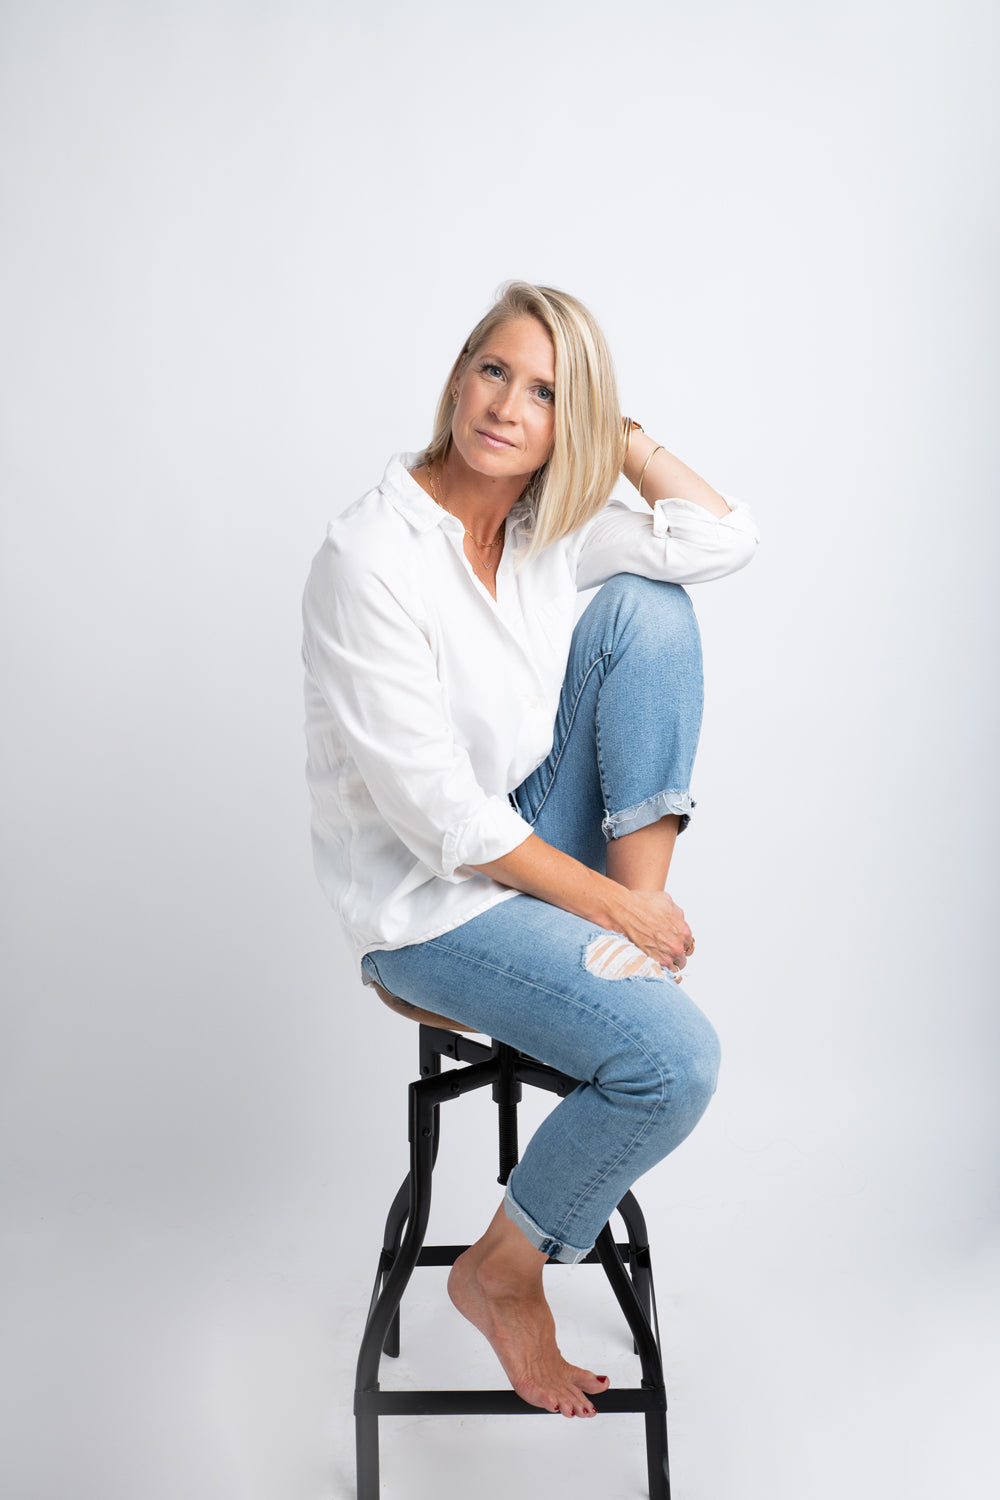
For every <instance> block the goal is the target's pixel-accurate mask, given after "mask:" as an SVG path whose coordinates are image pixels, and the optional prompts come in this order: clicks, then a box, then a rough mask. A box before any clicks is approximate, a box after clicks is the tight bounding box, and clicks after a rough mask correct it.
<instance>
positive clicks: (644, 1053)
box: [603, 979, 720, 1119]
mask: <svg viewBox="0 0 1000 1500" xmlns="http://www.w3.org/2000/svg"><path fill="white" fill-rule="evenodd" d="M650 982H651V981H650V980H648V979H645V980H629V979H625V980H620V981H619V983H625V984H629V983H642V984H649V983H650ZM652 983H659V984H662V985H667V984H670V985H672V984H673V983H674V981H673V980H666V979H663V980H659V981H652ZM677 1010H678V1008H677V1007H676V1006H669V1005H667V1006H664V1007H663V1012H664V1013H663V1014H662V1019H661V1021H660V1024H659V1025H658V1024H656V1022H655V1021H650V1020H649V1019H648V1018H647V1019H646V1021H645V1022H644V1024H643V1026H642V1028H641V1030H639V1031H637V1032H636V1033H635V1034H634V1035H629V1036H628V1037H627V1038H624V1037H623V1038H622V1039H621V1040H622V1045H621V1047H620V1050H619V1051H618V1053H617V1055H616V1057H615V1058H614V1059H613V1060H611V1059H609V1063H610V1067H609V1068H608V1070H607V1072H606V1074H605V1079H604V1080H603V1081H604V1082H605V1083H606V1085H607V1086H610V1087H612V1088H614V1089H615V1090H616V1091H620V1092H623V1093H631V1094H634V1095H635V1096H639V1097H642V1098H643V1099H644V1100H646V1101H647V1102H648V1103H650V1104H656V1105H659V1104H661V1103H669V1104H670V1105H671V1106H674V1107H676V1108H680V1109H682V1110H683V1111H685V1112H690V1113H691V1114H692V1116H693V1118H694V1119H697V1118H698V1117H699V1116H700V1115H701V1114H702V1113H703V1112H704V1110H705V1109H706V1107H707V1105H708V1102H709V1100H710V1099H711V1097H712V1095H713V1094H714V1093H715V1087H716V1083H717V1081H718V1076H719V1061H720V1047H719V1039H718V1037H717V1036H716V1033H715V1030H714V1028H713V1027H712V1025H711V1023H710V1022H709V1021H708V1020H707V1019H706V1018H705V1016H703V1015H702V1013H701V1011H700V1010H698V1009H697V1007H696V1006H695V1005H693V1004H692V1003H691V1002H689V1001H688V1002H685V1003H684V1004H683V1006H682V1010H683V1013H682V1014H681V1015H678V1013H677Z"/></svg>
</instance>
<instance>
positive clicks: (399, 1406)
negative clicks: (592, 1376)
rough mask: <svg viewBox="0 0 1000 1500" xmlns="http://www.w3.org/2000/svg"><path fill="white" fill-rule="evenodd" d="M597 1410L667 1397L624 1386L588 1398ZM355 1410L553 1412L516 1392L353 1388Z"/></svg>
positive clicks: (637, 1406)
mask: <svg viewBox="0 0 1000 1500" xmlns="http://www.w3.org/2000/svg"><path fill="white" fill-rule="evenodd" d="M590 1399H591V1400H592V1401H593V1403H594V1405H595V1406H596V1408H597V1410H598V1411H599V1412H602V1411H604V1412H646V1411H666V1409H667V1396H666V1392H665V1391H664V1390H663V1388H662V1387H661V1388H660V1389H659V1390H652V1389H646V1388H645V1387H642V1386H625V1387H623V1388H622V1389H621V1390H610V1391H604V1392H603V1394H601V1395H597V1396H591V1398H590ZM354 1411H355V1414H356V1415H358V1416H361V1415H364V1414H366V1413H370V1414H372V1415H375V1416H379V1417H419V1416H429V1417H479V1416H514V1415H520V1416H536V1417H551V1416H555V1415H556V1413H554V1412H550V1411H546V1410H545V1409H544V1408H543V1407H541V1406H532V1405H531V1404H530V1403H529V1402H527V1401H522V1399H521V1397H520V1396H519V1395H518V1394H517V1392H516V1391H499V1390H497V1391H381V1390H379V1391H356V1392H355V1396H354Z"/></svg>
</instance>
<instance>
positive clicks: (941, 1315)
mask: <svg viewBox="0 0 1000 1500" xmlns="http://www.w3.org/2000/svg"><path fill="white" fill-rule="evenodd" d="M718 1104H719V1107H718V1108H716V1109H715V1110H714V1115H713V1112H711V1111H710V1113H709V1116H707V1117H706V1121H705V1122H704V1124H703V1126H702V1127H701V1131H700V1135H701V1138H700V1140H698V1139H697V1138H692V1141H691V1142H690V1143H688V1147H687V1148H686V1152H685V1153H679V1154H678V1156H677V1157H676V1158H675V1159H674V1162H673V1163H666V1164H664V1165H663V1167H661V1168H660V1169H658V1170H657V1172H656V1173H654V1174H651V1176H650V1177H649V1178H648V1179H646V1180H645V1182H644V1184H641V1185H640V1189H642V1188H645V1191H644V1192H643V1191H641V1190H640V1196H641V1197H642V1199H643V1201H644V1204H645V1206H646V1208H647V1212H648V1214H649V1218H650V1223H651V1228H652V1232H653V1238H654V1269H655V1271H656V1274H657V1279H658V1288H659V1301H660V1310H661V1317H662V1323H663V1332H664V1340H665V1348H666V1366H667V1372H668V1392H669V1400H670V1411H669V1430H670V1441H671V1457H672V1470H673V1476H674V1485H675V1490H674V1493H675V1496H676V1500H805V1497H808V1500H834V1497H835V1496H836V1497H839V1496H843V1495H845V1494H850V1495H852V1496H862V1497H872V1500H875V1497H882V1496H896V1495H898V1496H906V1497H907V1500H931V1497H932V1496H934V1497H935V1500H937V1497H941V1496H947V1500H980V1497H982V1496H984V1495H987V1494H991V1493H995V1492H996V1490H995V1484H996V1480H997V1478H998V1477H1000V1466H998V1463H997V1459H996V1456H995V1451H994V1443H993V1437H992V1432H993V1427H994V1422H995V1412H996V1409H997V1401H998V1396H1000V1385H998V1381H997V1370H996V1347H997V1342H996V1332H997V1330H996V1325H995V1317H993V1327H992V1330H991V1327H990V1319H991V1316H993V1314H995V1309H996V1305H997V1298H996V1286H997V1279H996V1276H997V1265H996V1261H995V1260H991V1257H990V1255H989V1254H988V1253H987V1251H986V1249H985V1248H984V1247H983V1245H984V1244H985V1238H984V1242H983V1244H981V1245H980V1246H979V1247H978V1248H977V1246H976V1245H975V1244H973V1243H970V1244H968V1245H967V1246H966V1248H965V1250H964V1252H962V1253H961V1254H960V1255H959V1254H958V1252H957V1251H956V1249H955V1246H954V1245H953V1244H952V1245H949V1242H948V1236H947V1235H944V1234H942V1235H938V1236H935V1234H934V1233H933V1230H932V1227H930V1226H928V1225H927V1224H921V1223H920V1219H919V1213H915V1210H914V1204H913V1198H912V1194H910V1193H909V1190H908V1189H907V1195H906V1198H905V1201H904V1198H902V1197H901V1196H900V1195H899V1193H898V1192H896V1191H895V1190H894V1187H893V1182H892V1180H891V1174H890V1175H888V1176H886V1177H885V1178H882V1179H880V1176H879V1169H878V1165H877V1163H873V1162H872V1161H871V1160H870V1159H867V1158H864V1159H863V1158H862V1157H861V1156H859V1155H858V1154H857V1152H856V1151H855V1150H854V1149H853V1148H852V1146H851V1143H850V1142H846V1143H845V1150H844V1153H843V1155H842V1156H841V1157H839V1158H838V1159H834V1158H833V1157H832V1156H831V1154H830V1153H829V1152H828V1151H827V1152H826V1153H825V1154H824V1153H823V1152H821V1151H815V1152H811V1151H810V1150H809V1148H808V1144H806V1146H805V1147H803V1146H801V1145H800V1146H797V1147H793V1146H792V1145H791V1144H790V1143H788V1142H787V1141H783V1140H782V1139H781V1138H780V1137H775V1138H774V1139H772V1140H771V1141H770V1142H768V1143H764V1144H762V1146H761V1149H760V1150H759V1151H758V1152H756V1153H748V1152H747V1151H746V1150H743V1151H735V1150H734V1149H733V1147H732V1145H731V1143H729V1142H727V1129H728V1126H729V1123H730V1121H729V1117H728V1110H729V1105H728V1104H727V1103H726V1101H725V1100H724V1099H720V1101H718ZM459 1108H462V1109H467V1110H471V1115H469V1116H468V1117H467V1131H466V1132H460V1133H459V1135H458V1136H457V1137H456V1138H455V1139H454V1140H453V1141H452V1143H451V1144H450V1145H447V1144H446V1149H443V1150H442V1159H441V1163H440V1165H439V1179H438V1180H439V1184H440V1185H439V1188H438V1192H437V1199H436V1204H435V1216H434V1221H433V1222H432V1232H431V1239H432V1240H442V1241H451V1240H453V1239H461V1238H463V1237H464V1236H463V1235H462V1226H463V1224H467V1225H472V1224H475V1223H478V1222H479V1221H480V1219H482V1218H483V1216H484V1212H485V1210H486V1209H487V1208H488V1207H489V1206H490V1204H491V1203H492V1202H493V1201H495V1196H496V1193H497V1191H498V1190H497V1188H496V1187H495V1184H494V1183H493V1180H492V1170H491V1169H492V1162H491V1161H489V1160H488V1159H487V1160H486V1161H485V1170H484V1171H482V1172H481V1174H480V1177H479V1178H478V1179H477V1180H476V1183H475V1186H474V1188H473V1189H471V1190H470V1189H468V1188H466V1187H465V1186H464V1185H463V1182H462V1175H461V1174H462V1172H463V1171H464V1170H465V1169H466V1167H467V1166H468V1165H469V1164H470V1163H471V1162H473V1160H474V1157H475V1154H476V1153H477V1152H479V1151H480V1148H481V1147H482V1145H483V1142H482V1140H479V1139H476V1137H477V1132H478V1130H479V1126H480V1124H483V1123H484V1122H483V1121H481V1120H480V1119H479V1117H478V1116H477V1114H476V1105H475V1104H474V1103H472V1102H471V1101H463V1103H462V1105H460V1106H459ZM801 1139H803V1140H807V1132H806V1133H805V1134H803V1135H802V1136H801ZM404 1151H405V1145H404V1144H403V1143H402V1142H401V1141H398V1140H395V1139H392V1140H389V1139H385V1140H381V1141H379V1140H377V1139H376V1140H374V1141H373V1145H372V1149H371V1153H370V1156H369V1158H368V1160H367V1162H364V1163H361V1165H360V1167H357V1168H355V1169H352V1171H351V1172H349V1173H348V1174H347V1177H346V1179H345V1183H344V1186H345V1187H346V1188H347V1190H348V1192H349V1193H350V1195H351V1202H352V1205H353V1209H352V1212H351V1213H350V1214H349V1215H347V1216H345V1218H344V1219H343V1221H340V1220H338V1218H337V1217H336V1216H335V1214H334V1213H333V1210H332V1208H331V1209H328V1210H327V1211H325V1212H317V1209H316V1204H317V1203H328V1204H329V1203H332V1201H333V1197H334V1194H333V1185H332V1184H331V1183H330V1182H329V1181H321V1180H319V1179H318V1178H317V1179H316V1180H314V1181H312V1182H310V1183H308V1184H306V1185H303V1184H300V1186H299V1189H297V1190H296V1192H297V1196H296V1195H291V1196H290V1197H289V1198H288V1200H287V1201H285V1202H284V1203H282V1204H277V1203H272V1204H270V1205H267V1204H261V1203H258V1204H256V1205H252V1206H251V1207H245V1208H244V1210H243V1211H242V1213H238V1212H235V1211H234V1207H233V1204H232V1203H231V1202H230V1203H226V1202H224V1201H220V1203H219V1204H218V1205H217V1206H216V1208H217V1211H213V1207H212V1205H211V1204H206V1203H204V1202H203V1203H201V1204H200V1206H199V1207H198V1208H197V1211H196V1210H195V1207H194V1205H192V1203H191V1202H187V1203H186V1204H185V1194H184V1190H183V1186H182V1185H181V1186H177V1187H176V1188H175V1192H174V1195H173V1197H172V1196H171V1194H170V1192H169V1191H166V1190H165V1189H164V1184H162V1183H161V1184H159V1187H160V1189H161V1192H160V1194H159V1196H158V1195H157V1193H156V1192H154V1191H153V1185H147V1186H148V1190H147V1191H145V1192H144V1191H143V1190H142V1188H141V1186H137V1188H136V1192H135V1194H134V1197H133V1200H132V1201H131V1202H130V1203H125V1202H124V1201H122V1200H121V1199H120V1198H119V1200H118V1201H114V1199H113V1198H111V1199H107V1200H105V1201H101V1199H100V1196H99V1195H96V1194H93V1193H90V1192H86V1193H80V1194H77V1195H76V1196H75V1197H74V1196H73V1195H72V1194H67V1195H61V1203H62V1206H61V1207H56V1206H55V1205H56V1202H57V1198H56V1196H55V1195H54V1196H53V1198H52V1202H51V1204H50V1206H49V1209H48V1211H47V1212H36V1213H35V1214H34V1215H32V1216H31V1227H30V1228H28V1227H26V1225H27V1222H28V1221H27V1219H24V1220H22V1229H21V1230H20V1232H17V1233H14V1234H9V1235H8V1236H7V1239H6V1249H7V1255H6V1268H5V1271H4V1278H3V1297H4V1301H5V1303H6V1306H5V1309H4V1330H5V1331H4V1339H3V1342H4V1361H3V1362H4V1365H5V1368H6V1370H7V1381H8V1388H7V1389H6V1391H5V1393H4V1398H5V1399H4V1407H3V1410H4V1424H5V1430H4V1431H3V1434H2V1443H0V1454H2V1457H0V1472H2V1483H0V1494H2V1495H3V1497H4V1500H56V1497H61V1496H64V1495H70V1494H72V1495H73V1496H74V1497H75V1500H182V1497H183V1500H351V1497H352V1496H353V1494H354V1471H353V1465H354V1454H353V1431H352V1421H351V1393H352V1388H353V1373H354V1372H353V1367H354V1359H355V1355H356V1350H357V1343H358V1339H359V1336H360V1330H361V1320H362V1317H363V1314H364V1310H365V1307H366V1305H367V1299H368V1293H369V1288H370V1281H371V1276H372V1274H373V1272H374V1263H375V1252H376V1248H377V1243H378V1239H379V1235H380V1220H381V1217H382V1213H383V1211H384V1206H385V1205H387V1203H388V1199H389V1197H390V1196H391V1192H392V1189H393V1187H394V1186H395V1182H396V1180H397V1178H398V1176H399V1170H398V1169H399V1167H400V1165H401V1164H402V1153H403V1152H404ZM481 1164H482V1163H481ZM933 1166H934V1164H933V1163H930V1164H929V1169H933ZM362 1170H363V1172H364V1181H362V1177H361V1176H360V1175H359V1173H360V1172H361V1171H362ZM713 1173H714V1181H713V1177H712V1174H713ZM709 1181H713V1186H712V1189H711V1192H710V1191H709V1189H708V1187H706V1182H709ZM304 1186H308V1188H309V1191H308V1192H306V1191H305V1190H304ZM300 1189H302V1190H301V1191H300ZM710 1199H712V1200H714V1205H715V1207H714V1211H712V1212H706V1211H705V1210H706V1207H707V1205H708V1204H709V1200H710ZM723 1202H725V1203H727V1204H728V1207H726V1208H725V1210H724V1211H722V1212H720V1203H723ZM941 1202H942V1199H941V1196H940V1193H938V1196H937V1203H938V1206H940V1204H941ZM182 1210H184V1211H183V1212H182ZM341 1230H343V1231H344V1233H345V1234H347V1235H349V1236H350V1237H351V1239H352V1244H351V1245H350V1246H349V1247H347V1248H346V1249H345V1247H344V1246H343V1244H342V1243H340V1239H341ZM548 1275H549V1283H550V1291H551V1296H552V1300H553V1303H554V1305H555V1307H556V1311H557V1318H558V1321H559V1326H560V1331H561V1339H562V1342H563V1346H564V1348H565V1350H566V1352H567V1353H569V1354H571V1355H572V1356H574V1357H576V1358H579V1359H585V1360H586V1361H587V1362H589V1363H592V1364H593V1365H595V1366H596V1367H597V1369H598V1370H599V1371H600V1372H601V1373H608V1374H610V1375H611V1376H612V1379H613V1380H614V1381H616V1382H623V1383H624V1382H631V1381H633V1380H634V1379H635V1378H636V1370H637V1364H636V1362H635V1361H634V1359H633V1356H632V1355H631V1350H630V1345H629V1341H628V1338H627V1335H626V1334H625V1333H624V1331H623V1327H622V1324H621V1321H620V1318H619V1315H618V1313H617V1309H616V1307H615V1305H614V1302H613V1300H612V1298H611V1296H610V1293H609V1291H608V1289H607V1287H606V1285H605V1283H604V1280H603V1276H602V1273H601V1271H600V1270H599V1268H597V1267H576V1268H568V1267H567V1268H553V1269H552V1270H551V1271H550V1272H549V1273H548ZM443 1278H444V1272H443V1271H439V1270H431V1269H429V1270H422V1271H418V1272H417V1273H416V1276H415V1279H414V1281H413V1283H411V1288H410V1290H409V1292H408V1294H407V1298H406V1301H405V1302H404V1323H403V1339H404V1344H403V1354H402V1357H401V1359H400V1360H399V1361H398V1362H395V1361H386V1363H385V1365H384V1383H385V1385H386V1386H391V1385H398V1386H400V1387H403V1388H408V1387H418V1386H424V1385H428V1386H434V1385H437V1386H450V1385H454V1384H467V1385H470V1386H474V1387H479V1386H486V1385H492V1384H496V1383H498V1377H499V1371H498V1369H496V1368H495V1367H494V1364H493V1359H492V1355H491V1354H490V1352H489V1350H488V1349H487V1348H486V1346H485V1345H482V1346H480V1343H479V1340H478V1338H477V1336H476V1335H475V1333H474V1332H473V1331H472V1330H471V1329H469V1328H468V1327H467V1326H466V1325H465V1324H463V1323H462V1322H461V1320H460V1319H459V1318H458V1317H457V1315H456V1314H455V1313H454V1312H453V1311H452V1310H451V1308H450V1306H449V1304H448V1303H447V1301H446V1298H445V1295H444V1289H443ZM383 1434H384V1436H383V1452H382V1493H383V1494H384V1495H385V1496H386V1497H387V1500H396V1497H398V1500H432V1497H433V1500H452V1497H454V1500H465V1497H467V1496H469V1495H470V1494H472V1495H475V1496H476V1497H477V1500H492V1497H500V1496H504V1497H506V1496H509V1495H510V1494H511V1493H514V1494H518V1495H521V1496H523V1497H524V1500H535V1497H537V1500H548V1497H551V1496H553V1495H561V1494H566V1493H571V1494H573V1495H574V1496H575V1497H576V1496H579V1497H584V1496H589V1495H592V1496H594V1497H598V1496H600V1497H607V1496H614V1497H617V1500H627V1497H628V1500H630V1497H633V1496H634V1497H636V1500H638V1497H641V1496H642V1495H643V1494H644V1493H645V1488H644V1449H643V1435H642V1422H641V1418H639V1417H634V1416H605V1417H598V1418H597V1419H596V1420H594V1421H592V1422H589V1423H585V1422H579V1421H577V1422H567V1421H565V1420H563V1419H559V1418H556V1417H554V1416H553V1417H543V1416H540V1417H538V1418H537V1419H535V1418H531V1419H528V1418H492V1417H490V1418H476V1419H470V1418H440V1417H439V1418H430V1417H426V1418H415V1419H412V1420H404V1419H391V1420H386V1421H384V1422H383Z"/></svg>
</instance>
